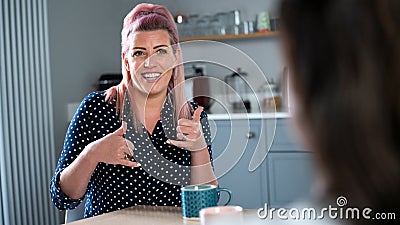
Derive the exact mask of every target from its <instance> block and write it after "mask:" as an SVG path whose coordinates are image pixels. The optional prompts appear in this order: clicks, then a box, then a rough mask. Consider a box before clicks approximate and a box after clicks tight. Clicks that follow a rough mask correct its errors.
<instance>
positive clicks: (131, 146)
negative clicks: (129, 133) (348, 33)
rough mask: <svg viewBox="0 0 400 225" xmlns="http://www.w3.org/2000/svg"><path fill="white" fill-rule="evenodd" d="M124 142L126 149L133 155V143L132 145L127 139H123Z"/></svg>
mask: <svg viewBox="0 0 400 225" xmlns="http://www.w3.org/2000/svg"><path fill="white" fill-rule="evenodd" d="M125 142H126V146H127V147H128V149H129V152H130V154H131V155H133V149H135V146H134V145H133V143H132V142H131V141H130V140H128V139H125Z"/></svg>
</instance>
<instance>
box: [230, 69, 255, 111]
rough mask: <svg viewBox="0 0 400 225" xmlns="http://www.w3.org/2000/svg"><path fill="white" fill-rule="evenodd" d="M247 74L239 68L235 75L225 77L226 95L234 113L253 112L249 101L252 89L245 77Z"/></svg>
mask: <svg viewBox="0 0 400 225" xmlns="http://www.w3.org/2000/svg"><path fill="white" fill-rule="evenodd" d="M246 76H247V73H246V72H244V71H242V70H241V68H238V69H237V71H235V72H234V73H233V74H231V75H228V76H226V77H225V83H226V84H227V85H225V93H226V96H227V98H228V102H229V103H230V104H231V106H232V109H233V112H234V113H246V112H248V113H249V112H250V111H251V104H250V100H249V97H248V95H249V93H250V87H249V85H248V84H247V82H246V80H245V77H246Z"/></svg>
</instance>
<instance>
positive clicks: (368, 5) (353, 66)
mask: <svg viewBox="0 0 400 225" xmlns="http://www.w3.org/2000/svg"><path fill="white" fill-rule="evenodd" d="M281 22H282V24H281V25H282V38H283V43H284V52H285V57H286V59H287V62H288V64H289V66H290V68H291V74H290V75H291V77H290V80H291V87H292V90H293V97H294V102H295V105H294V116H293V117H294V124H295V128H296V129H295V130H296V131H297V133H298V135H299V137H300V139H301V140H302V141H303V142H304V144H305V145H306V146H307V147H308V148H309V149H311V150H312V151H313V152H314V153H315V158H316V165H317V171H318V173H319V176H318V177H319V182H320V184H322V185H321V187H323V188H322V192H321V193H322V194H321V195H320V196H319V197H318V198H316V199H315V202H318V203H319V205H320V206H326V207H327V206H328V204H331V205H332V206H334V207H335V206H336V207H337V205H336V199H337V198H338V197H339V196H343V197H346V198H347V205H346V206H343V209H344V210H345V209H346V207H350V208H351V207H355V208H358V209H360V219H351V218H350V219H346V218H345V219H336V220H335V222H338V223H342V222H345V223H351V224H389V223H396V222H397V221H398V220H393V219H386V220H385V219H378V218H375V219H372V218H373V217H375V214H374V213H376V212H381V213H396V215H395V216H396V219H398V217H399V216H400V214H399V209H400V132H399V131H400V63H399V59H400V1H398V0H324V1H309V0H283V1H282V5H281ZM366 207H368V208H371V210H372V212H371V213H370V214H369V216H371V218H370V219H368V218H364V217H363V216H362V215H361V211H362V209H364V208H366ZM327 217H328V215H327V214H326V215H325V218H327Z"/></svg>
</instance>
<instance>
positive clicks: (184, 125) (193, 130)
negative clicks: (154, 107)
mask: <svg viewBox="0 0 400 225" xmlns="http://www.w3.org/2000/svg"><path fill="white" fill-rule="evenodd" d="M202 111H203V107H198V108H197V109H196V110H195V111H194V113H193V119H192V120H189V119H180V120H178V126H177V127H176V131H177V132H178V133H177V138H178V140H171V139H168V140H167V143H168V144H171V145H175V146H178V147H181V148H185V149H187V150H189V151H199V150H204V149H206V148H207V143H206V140H205V139H204V135H203V129H202V125H201V123H200V115H201V112H202Z"/></svg>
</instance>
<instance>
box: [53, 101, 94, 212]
mask: <svg viewBox="0 0 400 225" xmlns="http://www.w3.org/2000/svg"><path fill="white" fill-rule="evenodd" d="M93 97H95V94H93V93H92V94H90V95H88V96H87V97H86V98H85V99H84V100H83V101H82V103H81V104H80V106H79V108H78V109H77V111H76V113H75V115H74V117H73V119H72V120H71V123H70V125H69V127H68V131H67V134H66V136H65V140H64V147H63V149H62V152H61V156H60V158H59V160H58V164H57V167H56V170H55V173H54V175H53V177H52V179H51V182H50V196H51V200H52V202H53V204H54V205H55V206H56V207H57V208H58V209H60V210H65V209H74V208H76V207H77V206H78V205H79V204H80V203H81V202H82V201H83V199H84V196H83V197H82V198H81V199H72V198H70V197H68V196H67V195H66V194H65V193H64V192H63V191H62V190H61V187H60V175H61V172H62V171H63V170H64V169H65V168H66V167H68V166H69V165H70V164H71V163H72V162H73V161H74V160H75V159H76V158H77V157H78V155H79V154H80V153H81V152H82V150H83V149H84V148H85V146H86V145H87V144H89V143H90V142H92V141H93V135H91V129H90V127H91V124H90V123H91V121H92V120H91V119H90V117H91V113H90V109H89V108H90V105H89V104H88V102H90V101H91V98H93ZM88 105H89V106H88Z"/></svg>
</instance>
